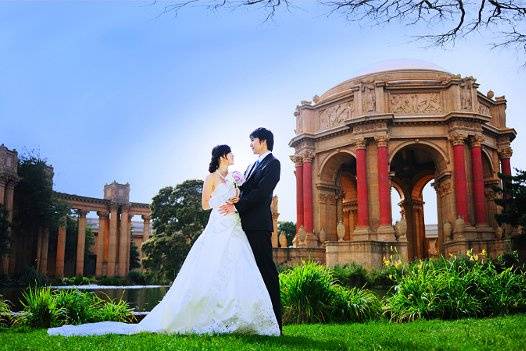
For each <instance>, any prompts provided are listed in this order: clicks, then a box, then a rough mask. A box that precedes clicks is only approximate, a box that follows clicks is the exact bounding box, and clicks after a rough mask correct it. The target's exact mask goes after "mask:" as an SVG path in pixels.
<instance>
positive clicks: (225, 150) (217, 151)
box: [208, 145, 232, 173]
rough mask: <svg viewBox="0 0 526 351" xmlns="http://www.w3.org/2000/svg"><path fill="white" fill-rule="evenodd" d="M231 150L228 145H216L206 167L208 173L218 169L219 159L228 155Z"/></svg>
mask: <svg viewBox="0 0 526 351" xmlns="http://www.w3.org/2000/svg"><path fill="white" fill-rule="evenodd" d="M231 151H232V150H230V146H228V145H217V146H216V147H214V148H213V149H212V160H211V161H210V165H209V166H208V172H210V173H214V172H215V171H216V170H217V169H218V168H219V159H220V158H221V157H223V156H226V155H228V154H229V153H230V152H231Z"/></svg>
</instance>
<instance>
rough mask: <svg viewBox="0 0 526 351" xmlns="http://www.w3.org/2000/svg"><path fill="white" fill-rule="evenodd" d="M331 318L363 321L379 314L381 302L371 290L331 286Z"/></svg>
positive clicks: (344, 320) (338, 320)
mask: <svg viewBox="0 0 526 351" xmlns="http://www.w3.org/2000/svg"><path fill="white" fill-rule="evenodd" d="M332 292H333V298H332V313H331V316H332V320H333V321H337V322H350V321H352V322H365V321H368V320H374V319H377V318H379V317H380V316H381V313H382V302H381V301H380V299H379V298H378V296H376V294H374V293H373V292H370V291H367V290H364V289H359V288H351V289H347V288H344V287H341V286H339V285H334V286H333V287H332Z"/></svg>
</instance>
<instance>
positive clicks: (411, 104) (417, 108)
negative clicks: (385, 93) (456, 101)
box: [389, 93, 442, 114]
mask: <svg viewBox="0 0 526 351" xmlns="http://www.w3.org/2000/svg"><path fill="white" fill-rule="evenodd" d="M389 100H390V103H391V111H392V112H393V113H397V114H412V113H421V114H426V113H427V114H428V113H437V112H442V105H441V103H440V93H423V94H391V96H390V99H389Z"/></svg>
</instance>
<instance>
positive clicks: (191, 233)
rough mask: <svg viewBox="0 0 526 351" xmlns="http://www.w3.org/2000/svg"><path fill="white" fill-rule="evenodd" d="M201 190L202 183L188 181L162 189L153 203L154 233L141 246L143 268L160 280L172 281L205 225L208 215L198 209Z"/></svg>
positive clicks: (199, 207) (206, 212)
mask: <svg viewBox="0 0 526 351" xmlns="http://www.w3.org/2000/svg"><path fill="white" fill-rule="evenodd" d="M202 191H203V181H201V180H187V181H184V182H183V183H181V184H179V185H177V186H176V187H165V188H162V189H161V190H160V191H159V193H158V194H157V195H156V196H155V197H154V198H153V200H152V204H151V210H152V228H153V233H152V235H151V237H150V239H149V240H148V241H146V242H144V243H143V246H142V250H143V253H144V258H143V265H144V268H145V269H147V270H150V271H151V272H152V273H154V274H155V275H156V276H157V278H158V279H160V280H162V281H171V280H173V279H174V278H175V276H176V275H177V272H179V269H180V268H181V265H182V263H183V262H184V259H185V258H186V255H187V254H188V252H189V251H190V248H191V247H192V245H193V243H194V242H195V240H197V238H198V237H199V235H200V234H201V232H202V231H203V229H204V227H205V226H206V223H207V221H208V216H209V213H208V211H204V210H203V209H202V208H201V193H202Z"/></svg>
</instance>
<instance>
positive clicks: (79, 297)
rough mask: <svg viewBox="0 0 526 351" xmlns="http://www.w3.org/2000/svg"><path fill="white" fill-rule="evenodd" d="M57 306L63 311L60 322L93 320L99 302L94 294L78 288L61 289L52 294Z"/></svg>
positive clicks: (69, 322)
mask: <svg viewBox="0 0 526 351" xmlns="http://www.w3.org/2000/svg"><path fill="white" fill-rule="evenodd" d="M53 297H54V299H55V303H56V305H57V307H58V308H61V309H62V310H63V312H64V318H63V320H61V323H62V324H81V323H86V322H94V321H95V320H96V318H95V316H94V314H95V310H96V309H97V308H98V307H99V305H100V302H99V299H98V298H97V297H96V295H95V294H93V293H89V292H82V291H79V290H61V291H59V292H57V293H55V294H53Z"/></svg>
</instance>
